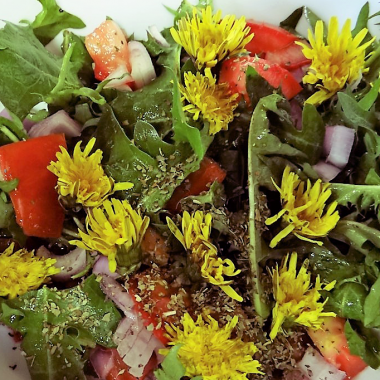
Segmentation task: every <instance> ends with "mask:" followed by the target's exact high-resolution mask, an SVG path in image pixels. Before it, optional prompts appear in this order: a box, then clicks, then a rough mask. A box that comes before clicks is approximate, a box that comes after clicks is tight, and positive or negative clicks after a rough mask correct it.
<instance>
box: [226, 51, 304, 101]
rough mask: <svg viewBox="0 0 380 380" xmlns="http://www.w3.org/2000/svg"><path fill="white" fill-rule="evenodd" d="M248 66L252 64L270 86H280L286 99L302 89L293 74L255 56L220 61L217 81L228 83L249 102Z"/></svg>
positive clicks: (233, 90) (234, 91)
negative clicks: (247, 86) (220, 65)
mask: <svg viewBox="0 0 380 380" xmlns="http://www.w3.org/2000/svg"><path fill="white" fill-rule="evenodd" d="M248 66H252V67H253V68H254V69H255V70H256V71H257V73H258V74H259V75H260V76H262V77H263V78H264V79H265V80H266V81H267V82H268V83H269V84H270V85H271V86H272V87H274V88H280V87H281V91H282V93H283V94H284V96H285V97H286V98H287V99H291V98H293V97H294V96H296V95H297V94H298V93H299V92H301V90H302V87H301V85H300V84H299V83H298V82H297V80H296V79H295V78H294V76H293V75H292V74H291V73H290V72H289V71H288V70H286V69H284V68H282V67H281V66H279V65H277V64H275V63H271V62H269V61H267V60H265V59H261V58H257V57H238V58H230V59H227V60H225V61H224V62H223V63H222V68H221V70H220V74H219V82H220V83H228V85H229V88H230V90H231V92H232V93H234V94H235V93H238V94H241V95H242V96H243V97H244V98H245V100H246V101H247V102H249V97H248V94H247V89H246V71H247V67H248Z"/></svg>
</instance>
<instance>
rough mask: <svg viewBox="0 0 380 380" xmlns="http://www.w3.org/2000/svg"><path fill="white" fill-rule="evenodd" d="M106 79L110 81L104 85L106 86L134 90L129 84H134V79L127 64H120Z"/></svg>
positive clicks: (120, 89)
mask: <svg viewBox="0 0 380 380" xmlns="http://www.w3.org/2000/svg"><path fill="white" fill-rule="evenodd" d="M105 80H110V81H109V82H108V83H107V84H106V85H105V86H104V88H115V89H116V90H118V91H132V89H131V87H130V86H129V84H132V83H133V82H134V80H133V78H132V76H131V74H130V73H129V72H128V70H127V66H126V65H125V64H124V65H120V66H118V68H117V69H116V70H114V71H112V73H111V74H110V75H108V77H107V78H106V79H105Z"/></svg>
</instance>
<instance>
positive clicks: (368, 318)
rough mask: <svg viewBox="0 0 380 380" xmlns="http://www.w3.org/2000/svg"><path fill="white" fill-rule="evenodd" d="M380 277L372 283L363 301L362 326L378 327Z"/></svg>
mask: <svg viewBox="0 0 380 380" xmlns="http://www.w3.org/2000/svg"><path fill="white" fill-rule="evenodd" d="M379 310H380V277H379V278H378V279H377V280H376V282H375V283H374V284H373V285H372V287H371V289H370V291H369V294H368V296H367V298H366V300H365V302H364V321H363V322H364V326H366V327H380V315H379Z"/></svg>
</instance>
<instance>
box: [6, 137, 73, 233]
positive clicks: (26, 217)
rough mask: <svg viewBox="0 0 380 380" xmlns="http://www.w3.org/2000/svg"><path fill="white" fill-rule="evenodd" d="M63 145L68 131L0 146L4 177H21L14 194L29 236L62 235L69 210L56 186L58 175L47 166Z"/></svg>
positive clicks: (16, 208)
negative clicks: (60, 198) (64, 208)
mask: <svg viewBox="0 0 380 380" xmlns="http://www.w3.org/2000/svg"><path fill="white" fill-rule="evenodd" d="M61 146H63V147H65V148H66V140H65V135H64V134H55V135H49V136H42V137H36V138H33V139H29V140H26V141H20V142H16V143H12V144H8V145H4V146H2V147H0V169H1V175H2V177H3V178H4V179H5V180H7V181H9V180H12V179H14V178H18V180H19V183H18V185H17V188H16V189H15V190H13V191H11V192H10V197H11V200H12V203H13V207H14V209H15V213H16V220H17V223H18V224H19V225H20V226H21V227H22V229H23V231H24V233H25V235H27V236H37V237H41V238H58V237H60V236H61V233H62V228H63V220H64V218H65V213H64V210H63V208H62V207H61V205H60V204H59V201H58V193H57V192H56V190H55V186H56V185H57V177H56V176H55V175H54V174H53V173H51V172H50V171H49V170H48V169H47V166H48V165H49V164H50V162H51V161H56V159H57V158H56V154H57V152H59V151H60V147H61Z"/></svg>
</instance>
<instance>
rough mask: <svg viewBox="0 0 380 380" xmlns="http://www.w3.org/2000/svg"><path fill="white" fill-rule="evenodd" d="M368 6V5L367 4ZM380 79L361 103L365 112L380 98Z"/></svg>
mask: <svg viewBox="0 0 380 380" xmlns="http://www.w3.org/2000/svg"><path fill="white" fill-rule="evenodd" d="M367 4H368V3H367ZM379 89H380V78H378V79H377V80H376V81H375V82H374V83H373V86H372V87H371V89H370V90H369V91H368V93H367V94H366V95H365V96H364V97H363V98H362V99H361V100H360V101H359V106H360V107H361V108H363V110H365V111H369V110H370V108H371V107H372V106H373V104H374V103H375V101H376V99H377V98H378V96H379Z"/></svg>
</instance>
